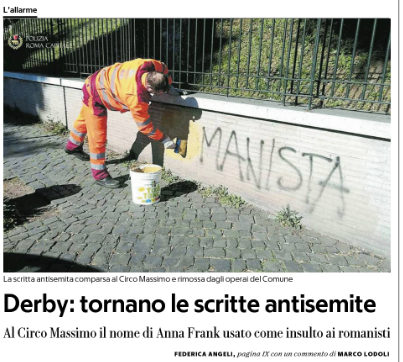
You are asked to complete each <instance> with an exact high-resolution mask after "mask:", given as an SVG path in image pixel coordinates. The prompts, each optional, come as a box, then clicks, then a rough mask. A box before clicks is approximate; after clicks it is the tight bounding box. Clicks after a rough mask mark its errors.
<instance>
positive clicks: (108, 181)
mask: <svg viewBox="0 0 403 362" xmlns="http://www.w3.org/2000/svg"><path fill="white" fill-rule="evenodd" d="M95 183H96V184H98V185H100V186H104V187H108V188H110V189H117V188H118V187H119V186H120V182H119V181H117V180H114V179H113V178H112V177H110V176H107V177H105V178H103V179H102V180H96V181H95Z"/></svg>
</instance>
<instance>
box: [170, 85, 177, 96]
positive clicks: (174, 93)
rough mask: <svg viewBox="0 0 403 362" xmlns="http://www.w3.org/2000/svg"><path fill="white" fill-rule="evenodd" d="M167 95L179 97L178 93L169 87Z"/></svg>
mask: <svg viewBox="0 0 403 362" xmlns="http://www.w3.org/2000/svg"><path fill="white" fill-rule="evenodd" d="M168 94H169V95H171V96H179V92H178V91H177V90H176V89H175V88H174V87H172V86H170V87H169V90H168Z"/></svg>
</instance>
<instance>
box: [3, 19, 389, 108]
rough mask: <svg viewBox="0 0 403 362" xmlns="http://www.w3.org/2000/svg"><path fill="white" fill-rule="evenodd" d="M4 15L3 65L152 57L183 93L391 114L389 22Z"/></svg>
mask: <svg viewBox="0 0 403 362" xmlns="http://www.w3.org/2000/svg"><path fill="white" fill-rule="evenodd" d="M4 21H5V23H4V49H5V52H4V54H5V70H10V71H25V72H32V73H41V74H48V75H57V76H69V75H70V76H74V77H80V78H85V77H86V76H88V75H89V74H91V73H93V72H95V71H96V70H98V69H100V68H102V67H104V66H107V65H110V64H113V63H115V62H124V61H127V60H130V59H134V58H139V57H142V58H155V59H158V60H162V61H163V62H165V63H166V64H167V65H168V67H169V69H170V70H171V73H172V77H173V81H174V85H175V86H176V87H178V88H181V89H184V90H193V91H198V92H206V93H213V94H222V95H226V96H231V97H244V98H254V99H255V98H256V99H265V100H275V101H280V102H282V103H283V104H284V105H288V104H293V105H302V106H306V107H308V108H309V109H312V108H318V107H327V108H329V107H340V108H347V109H355V110H365V111H375V112H384V113H390V92H391V64H390V52H391V49H390V29H391V26H390V20H389V19H20V20H17V21H13V22H11V21H10V20H8V19H5V20H4ZM15 35H18V36H19V37H20V38H21V40H22V43H21V45H20V46H19V48H18V49H15V47H14V48H13V47H11V46H10V39H11V38H12V37H13V36H15ZM18 45H19V43H18V42H16V46H18Z"/></svg>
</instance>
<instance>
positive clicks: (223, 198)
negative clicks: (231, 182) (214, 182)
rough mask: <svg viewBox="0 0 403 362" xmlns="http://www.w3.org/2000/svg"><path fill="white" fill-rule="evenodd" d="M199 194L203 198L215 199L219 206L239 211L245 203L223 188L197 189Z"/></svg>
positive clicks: (208, 187)
mask: <svg viewBox="0 0 403 362" xmlns="http://www.w3.org/2000/svg"><path fill="white" fill-rule="evenodd" d="M199 193H200V194H201V195H202V196H203V197H211V196H214V197H217V198H218V201H219V202H220V204H221V205H224V206H231V207H234V208H236V209H239V208H240V207H241V206H242V205H244V204H245V201H244V200H243V199H242V198H241V197H240V196H237V195H234V194H230V193H229V192H228V189H227V188H226V187H225V186H222V185H220V186H207V187H202V188H200V189H199Z"/></svg>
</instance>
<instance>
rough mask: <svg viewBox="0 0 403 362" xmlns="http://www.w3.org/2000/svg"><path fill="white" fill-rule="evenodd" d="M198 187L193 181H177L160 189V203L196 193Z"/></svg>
mask: <svg viewBox="0 0 403 362" xmlns="http://www.w3.org/2000/svg"><path fill="white" fill-rule="evenodd" d="M197 189H198V186H197V184H196V183H195V182H193V181H187V180H185V181H179V182H175V183H172V184H170V185H168V186H165V187H163V188H162V189H161V201H167V200H169V199H172V198H175V197H179V196H181V195H184V194H188V193H191V192H193V191H196V190H197Z"/></svg>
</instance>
